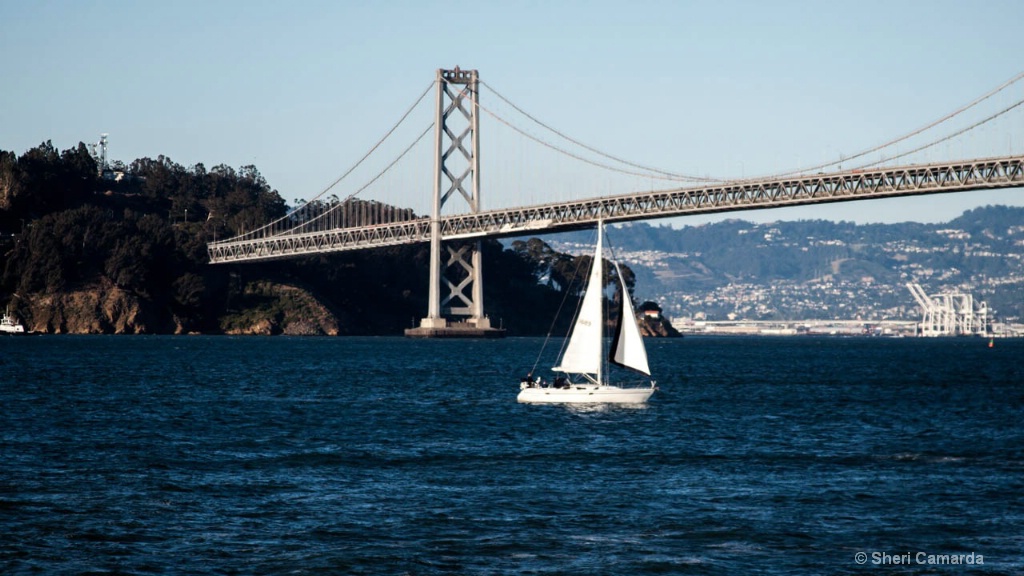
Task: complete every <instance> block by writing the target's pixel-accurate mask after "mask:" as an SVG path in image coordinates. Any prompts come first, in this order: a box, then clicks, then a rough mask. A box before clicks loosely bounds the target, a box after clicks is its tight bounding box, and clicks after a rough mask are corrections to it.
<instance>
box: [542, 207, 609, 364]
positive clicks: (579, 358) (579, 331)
mask: <svg viewBox="0 0 1024 576" xmlns="http://www.w3.org/2000/svg"><path fill="white" fill-rule="evenodd" d="M601 254H602V250H601V226H600V225H598V227H597V247H596V249H595V250H594V262H593V264H592V265H591V267H590V278H589V279H588V280H587V291H586V293H585V294H584V296H583V304H582V306H580V314H579V316H578V317H577V318H576V325H575V326H573V330H572V336H571V337H570V338H569V344H568V346H566V348H565V353H564V354H563V355H562V363H561V364H560V365H558V366H555V367H554V370H556V371H559V372H566V373H569V374H598V375H600V373H601V339H602V337H603V332H604V330H603V328H604V313H603V310H602V300H603V299H604V292H603V290H602V289H601V288H602V287H603V286H604V266H603V265H602V260H601V259H602V256H601Z"/></svg>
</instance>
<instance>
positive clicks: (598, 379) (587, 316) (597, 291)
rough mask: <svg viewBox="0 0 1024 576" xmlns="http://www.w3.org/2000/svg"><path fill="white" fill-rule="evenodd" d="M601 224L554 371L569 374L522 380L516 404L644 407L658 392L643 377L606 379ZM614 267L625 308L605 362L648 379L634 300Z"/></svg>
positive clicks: (623, 307)
mask: <svg viewBox="0 0 1024 576" xmlns="http://www.w3.org/2000/svg"><path fill="white" fill-rule="evenodd" d="M602 235H603V225H602V224H601V223H600V222H598V225H597V246H596V247H595V249H594V259H593V265H592V266H591V269H590V276H589V279H588V281H587V288H586V291H585V292H584V295H583V304H582V305H581V306H580V310H579V313H578V315H577V317H576V321H575V323H574V326H573V329H572V331H571V333H570V337H569V343H568V345H567V346H566V347H565V350H564V352H563V353H562V358H561V362H559V364H558V366H555V367H554V368H552V370H554V371H555V372H559V373H562V374H565V376H559V377H558V378H555V380H554V382H551V383H550V384H549V383H546V382H544V381H543V380H542V379H541V378H536V379H534V378H532V373H531V376H530V377H527V378H524V379H523V380H522V381H521V382H520V383H519V396H518V397H517V400H518V401H519V402H522V403H530V404H563V403H565V404H570V403H571V404H592V403H593V404H596V403H611V404H641V403H644V402H646V401H647V399H648V398H650V397H651V395H652V394H654V391H655V390H657V389H658V388H657V386H656V383H655V382H654V380H646V379H642V380H641V381H640V382H639V383H635V384H633V385H628V384H623V383H618V384H612V383H610V382H609V381H608V375H607V370H606V369H605V368H606V367H605V366H604V364H605V358H606V357H605V353H604V326H605V322H604V301H605V298H604V291H603V290H602V288H603V287H604V264H603V256H602V252H603V250H602ZM612 264H613V265H614V266H615V274H616V278H617V284H618V289H619V290H621V294H622V297H621V301H622V305H621V306H619V317H618V319H617V321H616V326H615V335H614V337H613V338H612V343H611V349H610V350H609V351H608V355H607V359H608V361H610V362H611V363H612V364H616V365H618V366H622V367H624V368H628V369H630V370H633V371H635V372H639V373H640V374H642V375H644V376H646V377H650V375H651V370H650V367H649V366H648V364H647V349H646V348H645V347H644V340H643V337H642V336H641V335H640V329H639V328H638V327H637V324H636V314H635V313H634V312H633V304H632V302H630V297H629V292H628V291H627V290H626V283H625V281H624V280H623V279H622V271H621V270H620V269H619V265H618V263H617V262H612Z"/></svg>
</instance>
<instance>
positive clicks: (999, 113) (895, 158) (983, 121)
mask: <svg viewBox="0 0 1024 576" xmlns="http://www.w3.org/2000/svg"><path fill="white" fill-rule="evenodd" d="M1021 104H1024V100H1018V101H1017V102H1015V103H1014V104H1011V105H1010V106H1007V107H1006V108H1003V109H1002V110H1000V111H999V112H996V113H995V114H993V115H991V116H989V117H988V118H985V119H984V120H979V121H978V122H975V123H974V124H971V125H970V126H967V127H966V128H962V129H960V130H957V131H956V132H953V133H952V134H949V135H948V136H946V137H944V138H940V139H938V140H936V141H934V142H929V143H927V144H923V145H921V146H919V147H917V148H914V149H913V150H908V151H906V152H903V153H902V154H897V155H895V156H890V157H888V158H886V159H885V162H891V161H893V160H898V159H900V158H903V157H904V156H909V155H911V154H914V153H917V152H920V151H922V150H927V149H928V148H931V147H933V146H938V145H939V144H942V143H943V142H946V141H948V140H952V139H953V138H956V137H957V136H960V135H962V134H964V133H965V132H970V131H971V130H974V129H975V128H977V127H978V126H981V125H983V124H987V123H989V122H991V121H993V120H995V119H996V118H999V117H1000V116H1002V115H1003V114H1006V113H1007V112H1009V111H1011V110H1013V109H1014V108H1016V107H1018V106H1020V105H1021ZM879 164H881V162H871V163H868V164H863V165H861V166H858V167H857V168H854V170H858V169H861V168H870V167H873V166H877V165H879Z"/></svg>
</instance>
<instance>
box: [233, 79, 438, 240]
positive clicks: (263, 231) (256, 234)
mask: <svg viewBox="0 0 1024 576" xmlns="http://www.w3.org/2000/svg"><path fill="white" fill-rule="evenodd" d="M434 85H435V82H433V81H432V82H430V83H429V84H428V85H427V87H426V89H424V90H423V93H422V94H420V95H419V97H418V98H416V101H415V102H413V104H412V105H411V106H409V108H408V109H407V110H406V111H405V114H402V117H401V118H399V119H398V121H397V122H395V125H394V126H392V127H391V129H390V130H388V131H387V132H386V133H385V134H384V136H383V137H381V139H380V140H378V141H377V143H376V144H374V145H373V146H372V147H371V148H370V149H369V150H368V151H367V152H366V154H364V155H363V157H362V158H360V159H359V160H358V161H357V162H356V163H355V164H353V165H352V166H351V167H350V168H349V169H348V170H346V171H345V173H343V174H342V175H341V176H338V177H337V178H336V179H335V180H334V181H333V182H331V183H330V184H329V185H328V186H327V187H326V188H324V189H323V191H321V192H320V193H319V194H317V195H316V196H314V197H313V198H311V199H310V200H308V201H306V202H305V203H303V204H302V205H301V206H297V207H296V208H295V209H294V210H292V211H290V212H288V213H287V214H285V215H284V216H282V217H280V218H278V219H276V220H273V221H271V222H269V223H267V224H264V225H263V226H261V227H259V228H257V229H256V230H253V231H252V232H247V233H245V234H240V235H238V236H237V237H235V238H234V239H235V240H247V239H253V238H260V237H265V236H267V235H268V234H267V233H268V231H269V232H270V234H269V235H271V236H276V235H279V234H287V233H291V232H294V231H295V230H296V228H285V229H282V230H280V231H278V232H275V231H274V230H275V226H277V225H278V224H281V223H282V222H291V219H292V218H293V217H294V216H295V214H297V213H300V212H302V210H303V209H305V208H306V207H307V206H309V205H310V204H312V203H314V202H316V201H317V200H319V199H320V198H322V197H323V196H324V195H325V194H327V193H328V192H330V191H331V189H333V188H334V187H335V186H337V185H338V184H339V183H341V181H342V180H344V179H345V178H347V177H348V176H349V174H351V173H352V172H353V171H355V170H356V168H358V167H359V166H360V165H362V163H363V162H365V161H366V159H367V158H369V157H370V155H371V154H373V153H374V152H375V151H376V150H377V149H378V148H380V146H381V145H382V144H383V143H384V142H385V141H386V140H387V139H388V138H390V137H391V135H392V134H394V132H395V130H397V129H398V127H399V126H401V125H402V123H403V122H405V120H406V119H407V118H408V117H409V115H410V114H412V111H413V110H415V109H416V107H417V106H419V105H420V103H421V102H422V101H423V99H424V98H425V97H426V96H427V94H429V93H430V91H431V90H432V89H433V88H434ZM432 127H433V123H431V125H430V126H428V127H427V129H426V130H424V132H423V133H422V134H420V136H419V137H417V138H416V140H415V141H413V143H412V144H410V145H409V147H407V148H406V149H405V151H403V152H402V153H401V154H400V155H399V157H398V158H397V159H395V160H394V161H392V162H391V163H390V164H388V166H387V167H385V168H384V170H382V171H381V172H380V173H379V174H377V176H375V177H374V178H373V179H371V180H370V182H368V183H367V184H366V185H364V186H363V187H362V188H359V189H358V190H356V191H355V192H353V193H352V194H350V195H348V196H347V197H346V198H345V200H350V199H352V198H353V197H355V196H356V195H357V194H359V193H360V192H362V191H363V190H365V189H366V188H367V187H368V186H369V185H370V184H372V183H373V182H374V181H376V180H377V179H378V178H380V177H381V176H382V175H383V174H384V173H385V172H387V171H388V170H390V169H391V167H393V166H394V165H395V164H396V163H397V162H398V160H400V159H401V158H402V157H403V156H405V155H406V154H407V153H408V152H409V150H411V149H412V148H413V147H414V146H415V145H416V143H417V142H419V141H420V140H421V139H423V136H424V135H425V134H426V133H427V132H429V131H430V128H432ZM324 214H325V213H324ZM324 214H319V215H317V216H316V217H314V218H313V219H311V220H309V221H310V222H311V221H314V220H317V219H319V218H320V217H322V216H323V215H324ZM307 223H308V222H304V223H303V224H301V225H300V226H298V227H297V228H302V227H303V226H304V225H305V224H307Z"/></svg>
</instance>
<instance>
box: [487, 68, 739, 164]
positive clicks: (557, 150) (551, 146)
mask: <svg viewBox="0 0 1024 576" xmlns="http://www.w3.org/2000/svg"><path fill="white" fill-rule="evenodd" d="M480 84H483V85H484V86H486V87H487V88H488V89H490V91H491V92H493V93H494V95H495V96H497V97H498V98H500V99H501V100H502V101H503V102H505V103H506V104H508V105H509V106H511V107H512V108H513V109H515V111H516V112H519V113H520V114H522V115H523V116H526V117H527V118H529V119H530V120H532V121H533V122H534V123H536V124H538V125H540V126H541V127H542V128H544V129H545V130H548V131H549V132H553V133H554V134H555V135H557V136H559V137H560V138H562V139H565V140H568V141H569V142H571V143H573V144H575V145H577V146H579V147H581V148H584V149H586V150H589V151H590V152H593V153H595V154H597V155H599V156H602V157H604V158H608V159H609V160H614V161H615V162H618V163H620V164H625V165H627V166H632V167H633V168H638V169H640V170H646V171H647V172H645V173H637V172H629V171H626V170H622V169H620V168H615V167H612V166H607V165H605V164H600V163H598V162H594V161H591V160H587V159H585V158H581V157H579V156H577V155H575V154H573V153H571V152H568V151H565V150H562V149H561V148H558V147H557V146H555V145H553V144H549V143H547V142H545V141H543V140H541V139H539V138H537V137H536V136H533V135H531V134H528V133H526V132H524V131H523V130H521V129H519V128H516V127H515V126H513V125H512V124H511V123H509V122H508V121H506V120H505V119H503V118H502V117H500V116H498V115H497V114H496V113H495V112H492V111H490V110H488V109H487V108H485V107H483V106H480V108H481V109H482V110H483V111H484V112H487V113H488V114H490V115H491V117H493V118H494V119H496V120H498V121H499V122H501V123H502V124H505V125H506V126H508V127H509V128H512V129H513V130H515V131H516V132H519V133H520V134H522V135H523V136H525V137H526V138H529V139H530V140H533V141H534V142H537V143H538V144H541V145H542V146H547V147H548V148H551V149H552V150H555V151H556V152H560V153H562V154H565V155H567V156H570V157H571V158H574V159H576V160H581V161H583V162H586V163H588V164H591V165H593V166H597V167H598V168H606V169H608V170H612V171H615V172H620V173H622V174H626V175H628V176H644V177H655V178H660V179H662V180H671V181H683V182H725V180H723V179H719V178H706V177H700V176H688V175H686V174H677V173H675V172H669V171H667V170H661V169H659V168H651V167H649V166H644V165H642V164H636V163H634V162H630V161H629V160H624V159H622V158H618V157H616V156H612V155H611V154H607V153H605V152H602V151H601V150H598V149H597V148H594V147H592V146H588V145H587V144H584V143H583V142H580V141H579V140H576V139H574V138H572V137H570V136H568V135H566V134H564V133H562V132H560V131H559V130H557V129H555V128H554V127H552V126H550V125H548V124H546V123H544V122H542V121H540V120H538V119H537V118H535V117H534V116H532V115H531V114H530V113H528V112H526V111H525V110H523V109H522V108H520V107H519V106H516V105H515V104H514V103H513V102H512V101H510V100H509V99H508V98H505V97H504V96H502V95H501V93H500V92H498V91H497V90H495V89H494V87H493V86H491V85H490V84H488V83H486V82H484V81H483V80H481V81H480ZM651 173H654V174H661V175H662V176H661V177H656V176H654V175H653V174H651Z"/></svg>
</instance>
